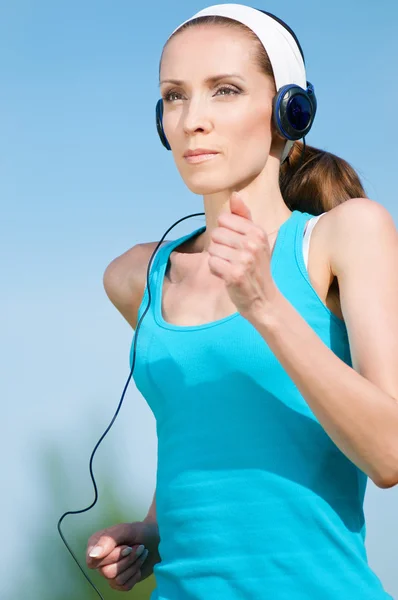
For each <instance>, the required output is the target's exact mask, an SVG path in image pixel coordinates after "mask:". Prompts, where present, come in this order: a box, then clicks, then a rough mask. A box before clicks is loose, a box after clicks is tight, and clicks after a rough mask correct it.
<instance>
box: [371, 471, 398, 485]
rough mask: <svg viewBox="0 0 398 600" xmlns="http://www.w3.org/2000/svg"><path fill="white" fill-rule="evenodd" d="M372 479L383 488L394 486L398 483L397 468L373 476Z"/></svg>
mask: <svg viewBox="0 0 398 600" xmlns="http://www.w3.org/2000/svg"><path fill="white" fill-rule="evenodd" d="M372 481H373V483H374V484H375V485H377V487H379V488H381V489H382V490H387V489H389V488H393V487H394V486H396V485H397V484H398V471H397V470H395V471H393V472H390V473H388V474H387V473H383V474H382V475H379V476H377V477H372Z"/></svg>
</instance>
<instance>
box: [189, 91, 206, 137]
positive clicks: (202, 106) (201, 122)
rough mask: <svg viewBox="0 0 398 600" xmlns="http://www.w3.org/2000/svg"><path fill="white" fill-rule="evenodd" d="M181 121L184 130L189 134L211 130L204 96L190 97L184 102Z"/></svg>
mask: <svg viewBox="0 0 398 600" xmlns="http://www.w3.org/2000/svg"><path fill="white" fill-rule="evenodd" d="M182 122H183V128H184V132H185V133H186V134H187V135H190V136H191V135H193V134H195V133H197V132H201V133H208V132H209V131H211V129H212V121H211V119H210V114H209V106H208V104H207V102H206V100H205V98H196V99H191V100H189V101H188V102H186V104H185V106H184V110H183V115H182Z"/></svg>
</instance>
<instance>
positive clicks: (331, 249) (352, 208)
mask: <svg viewBox="0 0 398 600" xmlns="http://www.w3.org/2000/svg"><path fill="white" fill-rule="evenodd" d="M317 227H319V230H321V229H322V232H323V236H324V240H325V245H326V247H327V251H328V256H329V261H330V267H331V270H332V272H333V273H334V274H335V275H339V274H341V272H342V270H343V269H344V265H346V264H347V263H348V262H349V260H350V259H351V258H354V257H355V256H356V255H358V253H359V252H361V251H362V252H363V253H368V252H369V251H370V250H371V249H372V248H375V247H376V246H377V245H380V242H381V241H383V240H386V239H388V240H390V243H392V244H393V245H394V241H395V243H396V241H397V229H396V227H395V223H394V220H393V218H392V215H391V214H390V212H389V211H388V210H387V209H386V208H385V207H384V206H383V205H382V204H380V203H378V202H376V201H375V200H371V199H370V198H351V199H349V200H346V201H345V202H342V203H341V204H339V205H337V206H335V207H334V208H332V209H331V210H330V211H328V212H327V213H326V214H325V215H324V217H323V218H322V219H320V220H319V225H317Z"/></svg>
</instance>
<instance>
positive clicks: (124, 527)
mask: <svg viewBox="0 0 398 600" xmlns="http://www.w3.org/2000/svg"><path fill="white" fill-rule="evenodd" d="M159 541H160V538H159V530H158V525H157V523H156V522H153V521H151V522H148V521H136V522H134V523H119V524H118V525H113V526H112V527H107V528H106V529H102V530H100V531H97V532H96V533H94V534H93V535H92V536H91V537H90V538H89V540H88V543H87V551H86V563H87V566H88V567H89V569H97V570H98V571H99V572H100V573H101V575H103V576H104V577H105V578H106V579H108V581H109V585H110V587H111V588H112V589H114V590H118V591H121V592H122V591H123V592H127V591H129V590H131V589H132V588H133V587H134V585H135V584H136V583H138V582H139V581H143V580H144V579H146V578H147V577H149V576H150V575H151V574H152V573H153V567H154V565H155V564H156V563H158V562H160V560H161V559H160V556H159V553H158V546H159ZM140 545H144V546H145V548H146V549H147V550H148V553H146V552H145V550H144V552H143V553H142V554H141V555H140V556H139V557H136V550H137V548H138V547H139V546H140ZM97 546H100V547H101V548H102V550H101V551H100V552H99V553H97V556H95V557H92V556H90V552H92V550H93V549H94V547H97ZM127 548H132V550H131V551H130V553H129V554H127V555H126V556H123V551H125V550H126V549H127Z"/></svg>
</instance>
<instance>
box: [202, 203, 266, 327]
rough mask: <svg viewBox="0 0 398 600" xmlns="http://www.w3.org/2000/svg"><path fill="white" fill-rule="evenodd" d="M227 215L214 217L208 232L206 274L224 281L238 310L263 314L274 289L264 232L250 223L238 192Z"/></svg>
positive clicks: (252, 313)
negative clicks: (207, 264)
mask: <svg viewBox="0 0 398 600" xmlns="http://www.w3.org/2000/svg"><path fill="white" fill-rule="evenodd" d="M230 209H231V212H227V211H224V212H222V213H221V214H220V215H219V217H218V220H217V222H218V224H219V227H216V228H215V229H214V230H213V231H212V233H211V242H210V244H209V248H208V251H209V255H210V257H209V267H210V271H211V272H212V273H213V274H214V275H216V276H217V277H220V278H221V279H223V280H224V281H225V284H226V288H227V291H228V294H229V296H230V298H231V300H232V302H233V303H234V304H235V306H236V308H237V309H238V311H239V312H240V313H241V314H242V315H243V316H244V317H246V318H248V319H249V318H250V317H251V316H253V315H254V314H256V313H258V311H264V310H265V309H266V307H267V305H269V304H270V303H271V302H272V301H273V299H274V298H275V295H276V293H277V292H278V288H277V287H276V284H275V282H274V280H273V278H272V275H271V250H270V246H269V243H268V237H267V234H266V232H265V231H264V230H263V229H262V227H260V226H259V225H256V224H255V223H253V219H252V216H251V213H250V210H249V208H248V206H247V205H246V204H245V203H244V202H243V200H242V197H241V196H240V194H239V193H238V192H233V193H232V195H231V198H230Z"/></svg>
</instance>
